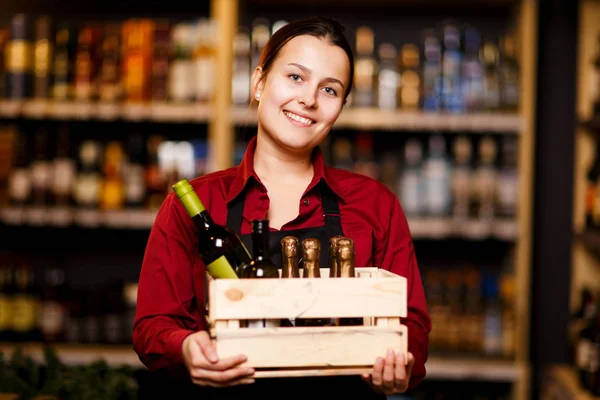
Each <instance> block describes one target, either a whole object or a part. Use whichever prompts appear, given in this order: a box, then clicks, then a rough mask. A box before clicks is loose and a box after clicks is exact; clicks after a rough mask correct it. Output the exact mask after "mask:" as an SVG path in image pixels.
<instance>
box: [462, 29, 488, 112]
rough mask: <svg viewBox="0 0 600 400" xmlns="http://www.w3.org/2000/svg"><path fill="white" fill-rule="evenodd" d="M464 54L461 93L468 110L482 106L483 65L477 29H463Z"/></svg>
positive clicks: (472, 110) (478, 109)
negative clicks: (480, 57)
mask: <svg viewBox="0 0 600 400" xmlns="http://www.w3.org/2000/svg"><path fill="white" fill-rule="evenodd" d="M463 43H464V49H465V54H464V58H463V63H462V78H461V83H462V87H463V95H464V97H465V109H466V111H469V112H474V111H480V110H481V109H482V108H483V67H482V65H481V60H480V59H479V49H480V48H481V34H480V33H479V31H478V30H477V29H475V28H474V27H471V26H467V27H466V28H465V30H464V41H463Z"/></svg>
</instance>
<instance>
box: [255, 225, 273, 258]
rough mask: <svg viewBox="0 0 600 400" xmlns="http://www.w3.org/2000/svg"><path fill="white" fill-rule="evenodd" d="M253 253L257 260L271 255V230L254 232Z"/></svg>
mask: <svg viewBox="0 0 600 400" xmlns="http://www.w3.org/2000/svg"><path fill="white" fill-rule="evenodd" d="M252 255H253V257H254V259H255V260H264V259H268V258H269V257H270V255H269V231H268V230H266V229H265V230H263V229H260V230H255V231H253V232H252Z"/></svg>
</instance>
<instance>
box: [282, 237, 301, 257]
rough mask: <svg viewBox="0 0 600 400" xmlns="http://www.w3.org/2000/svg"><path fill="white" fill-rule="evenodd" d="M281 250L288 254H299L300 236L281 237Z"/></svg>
mask: <svg viewBox="0 0 600 400" xmlns="http://www.w3.org/2000/svg"><path fill="white" fill-rule="evenodd" d="M281 250H283V254H285V255H288V256H297V255H298V238H297V237H294V236H286V237H284V238H283V239H281Z"/></svg>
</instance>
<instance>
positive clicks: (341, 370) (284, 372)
mask: <svg viewBox="0 0 600 400" xmlns="http://www.w3.org/2000/svg"><path fill="white" fill-rule="evenodd" d="M371 372H373V367H330V368H290V369H287V368H273V369H258V370H255V372H254V378H302V377H306V376H341V375H360V374H363V373H364V374H368V373H371Z"/></svg>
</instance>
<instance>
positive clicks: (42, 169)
mask: <svg viewBox="0 0 600 400" xmlns="http://www.w3.org/2000/svg"><path fill="white" fill-rule="evenodd" d="M34 140H35V143H34V156H33V160H32V162H31V189H32V207H33V208H32V209H31V210H30V212H29V222H30V223H32V224H34V225H43V224H45V222H46V221H45V213H44V209H46V208H47V207H48V205H49V204H50V203H52V190H51V189H52V180H53V178H52V172H53V170H52V164H51V162H50V160H49V158H50V157H49V151H48V142H49V140H48V132H47V131H46V129H45V128H39V129H38V130H37V131H36V133H35V139H34Z"/></svg>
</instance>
